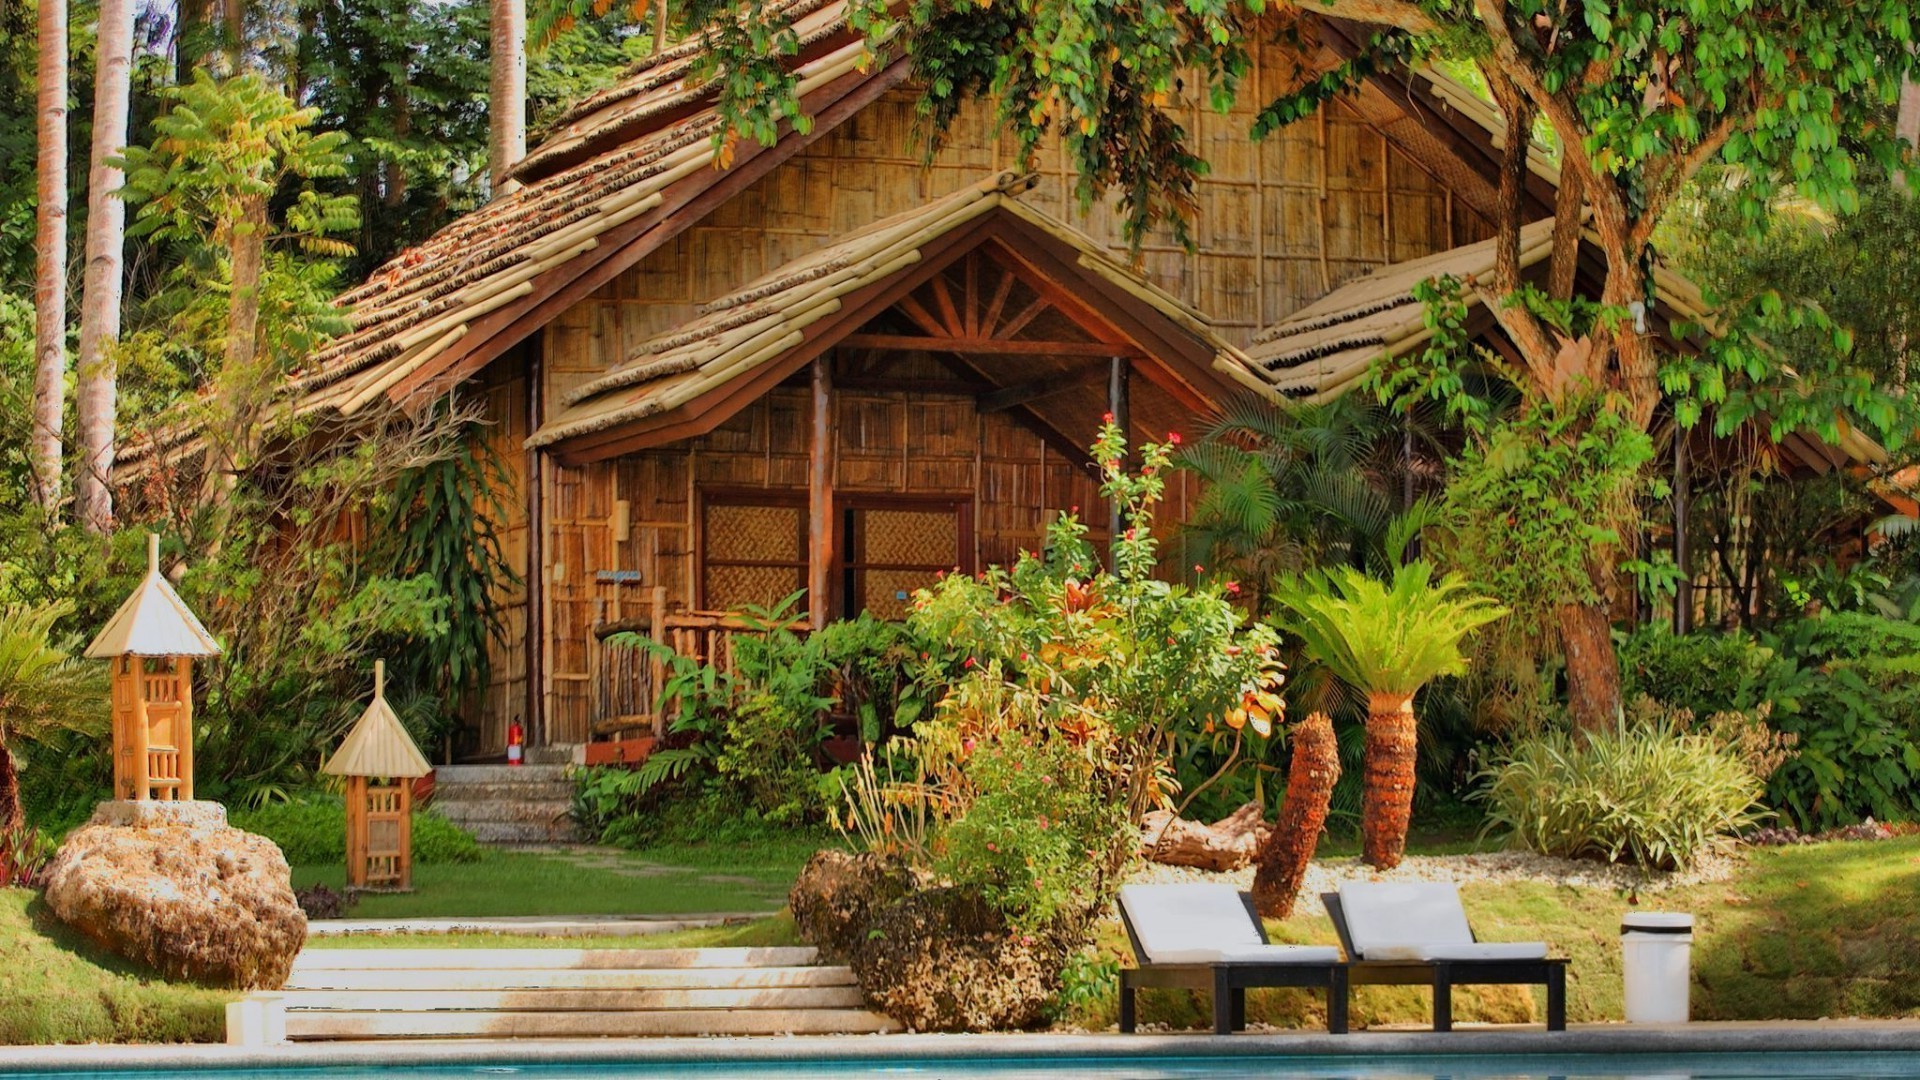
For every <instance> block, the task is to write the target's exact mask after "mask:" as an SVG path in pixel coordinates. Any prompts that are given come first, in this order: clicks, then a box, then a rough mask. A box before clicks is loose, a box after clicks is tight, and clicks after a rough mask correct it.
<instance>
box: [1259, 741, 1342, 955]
mask: <svg viewBox="0 0 1920 1080" xmlns="http://www.w3.org/2000/svg"><path fill="white" fill-rule="evenodd" d="M1292 738H1293V758H1292V760H1290V761H1289V762H1288V763H1287V801H1286V802H1284V803H1282V804H1281V805H1280V820H1279V821H1278V822H1277V823H1275V825H1274V827H1273V833H1272V835H1271V836H1270V837H1269V838H1268V839H1267V842H1266V844H1265V845H1263V846H1262V847H1261V849H1260V868H1259V869H1258V870H1256V871H1254V875H1253V906H1254V907H1255V908H1256V909H1257V910H1258V911H1259V912H1260V914H1262V915H1264V916H1267V917H1268V918H1273V919H1284V918H1286V917H1287V916H1288V915H1291V914H1293V902H1294V901H1295V900H1296V899H1298V898H1299V896H1300V883H1301V882H1302V881H1303V880H1305V879H1306V876H1307V864H1308V863H1310V862H1312V861H1313V852H1314V849H1315V848H1316V847H1318V846H1319V844H1320V830H1321V829H1323V828H1325V827H1326V824H1327V806H1328V804H1329V803H1330V802H1331V801H1332V800H1333V785H1334V784H1335V783H1337V782H1338V781H1339V779H1340V747H1339V745H1338V743H1336V742H1335V740H1334V736H1333V721H1332V720H1331V719H1329V718H1328V717H1327V714H1326V713H1323V712H1317V713H1314V714H1312V715H1311V716H1308V717H1307V718H1306V719H1305V720H1302V721H1300V723H1299V724H1298V725H1296V726H1295V727H1294V729H1293V733H1292Z"/></svg>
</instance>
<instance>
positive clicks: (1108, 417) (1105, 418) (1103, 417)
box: [1100, 412, 1113, 424]
mask: <svg viewBox="0 0 1920 1080" xmlns="http://www.w3.org/2000/svg"><path fill="white" fill-rule="evenodd" d="M1100 422H1101V423H1103V424H1111V423H1113V414H1112V413H1110V412H1103V413H1101V414H1100Z"/></svg>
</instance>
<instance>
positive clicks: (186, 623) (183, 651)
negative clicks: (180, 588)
mask: <svg viewBox="0 0 1920 1080" xmlns="http://www.w3.org/2000/svg"><path fill="white" fill-rule="evenodd" d="M87 655H88V656H89V657H92V658H93V659H95V660H105V659H108V658H111V657H115V656H219V655H220V643H219V642H217V641H215V640H213V635H212V634H209V633H207V628H206V627H204V626H202V625H200V620H199V619H198V618H196V617H195V616H194V614H193V612H192V610H191V609H189V608H188V607H187V602H186V601H185V600H182V599H180V594H179V593H177V592H174V591H173V586H172V585H169V584H167V579H166V578H165V577H164V576H163V575H162V574H161V573H160V537H158V536H156V535H154V534H152V533H148V534H147V576H146V578H145V579H144V580H142V581H141V582H140V587H139V588H137V589H135V590H133V595H132V596H129V597H127V599H126V601H125V602H123V603H122V604H121V605H120V610H118V611H116V612H114V613H113V618H111V619H109V620H107V625H106V626H105V627H104V628H103V629H102V630H101V631H100V633H99V635H98V636H97V637H95V638H94V639H93V644H91V645H89V646H87Z"/></svg>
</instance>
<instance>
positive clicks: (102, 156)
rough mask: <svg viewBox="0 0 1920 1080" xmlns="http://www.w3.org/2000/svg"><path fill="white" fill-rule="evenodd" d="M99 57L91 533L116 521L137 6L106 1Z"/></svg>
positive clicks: (88, 477)
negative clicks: (119, 352)
mask: <svg viewBox="0 0 1920 1080" xmlns="http://www.w3.org/2000/svg"><path fill="white" fill-rule="evenodd" d="M94 55H95V57H96V59H95V68H94V89H93V147H92V155H91V158H90V165H89V168H88V170H87V268H86V275H85V277H84V280H83V284H82V287H81V294H80V296H81V302H80V359H79V365H78V366H79V384H78V387H77V389H76V392H75V395H74V398H75V401H74V404H75V414H76V415H75V420H76V429H77V430H76V435H77V437H78V440H79V443H80V456H79V464H78V467H77V475H76V476H75V478H74V513H75V517H77V518H78V519H79V521H80V523H81V524H82V525H84V526H86V527H87V528H88V529H90V530H91V531H93V532H96V533H104V532H106V531H107V528H108V527H109V525H111V523H112V521H113V487H112V483H111V479H112V473H113V453H114V412H115V397H116V387H117V384H118V379H117V378H116V375H115V370H114V358H113V355H112V351H113V346H114V342H115V341H116V340H117V339H118V338H119V336H120V291H121V284H122V278H123V277H124V267H123V257H124V251H125V247H126V231H127V208H126V203H124V202H123V201H121V199H120V185H121V184H122V183H123V182H124V180H125V177H124V176H123V174H122V173H121V171H120V168H119V166H118V164H117V161H118V156H119V154H120V152H121V151H122V150H124V149H125V148H126V143H127V116H128V112H129V110H130V109H131V108H132V104H133V101H132V93H133V90H132V87H133V3H132V0H100V29H99V39H98V44H97V45H96V46H95V50H94Z"/></svg>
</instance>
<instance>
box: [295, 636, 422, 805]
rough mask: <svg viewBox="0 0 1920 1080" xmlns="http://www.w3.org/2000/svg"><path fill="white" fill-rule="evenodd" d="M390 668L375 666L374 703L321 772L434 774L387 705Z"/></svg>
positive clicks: (379, 662)
mask: <svg viewBox="0 0 1920 1080" xmlns="http://www.w3.org/2000/svg"><path fill="white" fill-rule="evenodd" d="M386 691H387V665H386V661H384V660H376V661H374V665H373V702H372V703H371V704H369V705H368V706H367V711H366V712H364V713H361V714H360V719H359V720H358V721H357V722H356V723H355V724H354V725H353V730H351V731H349V732H347V737H346V738H345V739H342V740H341V741H340V749H338V750H336V751H334V753H333V756H332V757H330V758H328V759H327V763H326V764H325V765H323V766H321V767H320V771H321V772H324V773H327V774H328V775H330V776H379V777H394V778H397V779H399V778H412V777H415V776H425V775H427V774H428V773H430V772H432V771H433V766H431V765H429V764H427V759H426V756H425V755H423V754H421V753H420V748H419V747H417V746H415V745H414V744H413V739H412V738H411V737H410V736H409V735H408V734H407V729H406V728H405V727H404V726H402V725H401V723H400V718H399V717H398V716H395V715H394V712H393V707H392V706H390V705H388V704H387V696H386Z"/></svg>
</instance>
